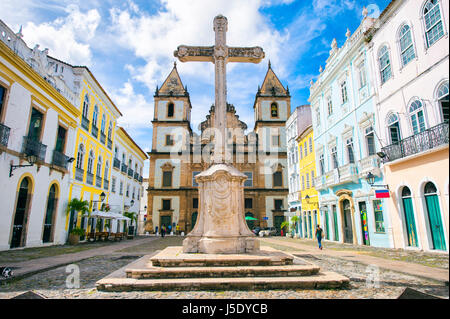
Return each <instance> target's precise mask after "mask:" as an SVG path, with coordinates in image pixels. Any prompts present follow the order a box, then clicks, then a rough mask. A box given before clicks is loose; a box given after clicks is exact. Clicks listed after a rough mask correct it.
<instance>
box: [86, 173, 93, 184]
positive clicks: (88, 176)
mask: <svg viewBox="0 0 450 319" xmlns="http://www.w3.org/2000/svg"><path fill="white" fill-rule="evenodd" d="M86 183H88V184H89V185H94V174H92V173H89V172H86Z"/></svg>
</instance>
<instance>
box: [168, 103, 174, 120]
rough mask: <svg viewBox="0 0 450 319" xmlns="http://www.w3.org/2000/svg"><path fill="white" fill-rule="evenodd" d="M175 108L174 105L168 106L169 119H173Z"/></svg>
mask: <svg viewBox="0 0 450 319" xmlns="http://www.w3.org/2000/svg"><path fill="white" fill-rule="evenodd" d="M174 109H175V106H174V105H173V103H169V104H167V117H173V114H174Z"/></svg>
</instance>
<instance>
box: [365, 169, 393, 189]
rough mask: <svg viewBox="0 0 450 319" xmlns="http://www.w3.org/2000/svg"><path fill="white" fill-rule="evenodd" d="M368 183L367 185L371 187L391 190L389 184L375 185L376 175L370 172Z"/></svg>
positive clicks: (367, 177) (367, 178)
mask: <svg viewBox="0 0 450 319" xmlns="http://www.w3.org/2000/svg"><path fill="white" fill-rule="evenodd" d="M366 181H367V184H369V185H370V187H384V188H387V189H389V185H387V184H386V185H374V183H375V175H373V174H372V172H369V174H367V176H366Z"/></svg>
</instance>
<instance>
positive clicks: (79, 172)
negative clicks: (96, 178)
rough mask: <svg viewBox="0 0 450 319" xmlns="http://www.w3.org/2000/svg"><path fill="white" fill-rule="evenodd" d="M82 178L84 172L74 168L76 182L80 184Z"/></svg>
mask: <svg viewBox="0 0 450 319" xmlns="http://www.w3.org/2000/svg"><path fill="white" fill-rule="evenodd" d="M83 176H84V170H83V169H81V168H78V167H76V168H75V179H76V180H77V181H80V182H82V181H83Z"/></svg>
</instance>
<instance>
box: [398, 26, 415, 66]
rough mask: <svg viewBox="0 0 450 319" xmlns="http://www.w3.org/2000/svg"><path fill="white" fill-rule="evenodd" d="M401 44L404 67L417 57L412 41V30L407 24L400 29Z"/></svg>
mask: <svg viewBox="0 0 450 319" xmlns="http://www.w3.org/2000/svg"><path fill="white" fill-rule="evenodd" d="M399 43H400V56H401V60H402V65H403V66H405V65H407V64H408V63H409V62H410V61H411V60H412V59H414V58H415V57H416V53H415V52H414V45H413V41H412V35H411V28H410V27H409V25H407V24H405V25H404V26H403V27H401V29H400V34H399Z"/></svg>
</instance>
